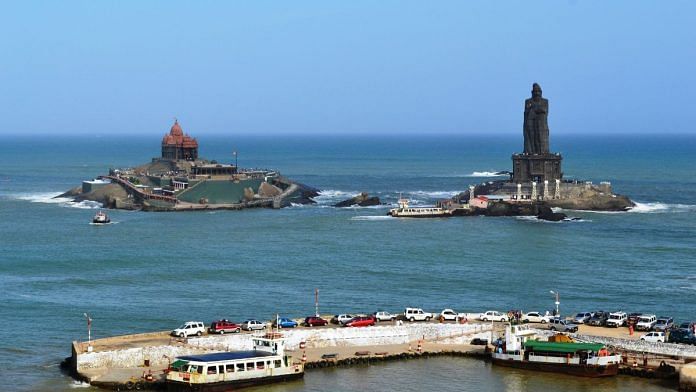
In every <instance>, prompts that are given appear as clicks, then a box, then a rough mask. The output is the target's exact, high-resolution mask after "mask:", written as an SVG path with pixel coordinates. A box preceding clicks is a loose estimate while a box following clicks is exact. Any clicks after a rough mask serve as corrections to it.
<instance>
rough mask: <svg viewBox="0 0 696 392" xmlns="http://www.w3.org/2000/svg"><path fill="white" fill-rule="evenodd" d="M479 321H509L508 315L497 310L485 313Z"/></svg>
mask: <svg viewBox="0 0 696 392" xmlns="http://www.w3.org/2000/svg"><path fill="white" fill-rule="evenodd" d="M479 320H481V321H501V322H504V321H509V320H508V316H507V314H503V313H500V312H498V311H495V310H489V311H487V312H485V313H481V314H480V315H479Z"/></svg>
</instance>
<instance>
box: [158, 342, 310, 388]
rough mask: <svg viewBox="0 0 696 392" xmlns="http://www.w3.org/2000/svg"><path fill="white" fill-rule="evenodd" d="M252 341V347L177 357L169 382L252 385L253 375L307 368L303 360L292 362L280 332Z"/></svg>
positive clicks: (268, 375) (284, 374)
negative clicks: (301, 361) (249, 348)
mask: <svg viewBox="0 0 696 392" xmlns="http://www.w3.org/2000/svg"><path fill="white" fill-rule="evenodd" d="M252 341H253V350H245V351H232V352H221V353H212V354H200V355H187V356H182V357H177V359H176V361H174V362H173V363H172V364H171V365H170V367H169V373H168V374H167V382H169V383H186V384H226V383H230V384H240V383H243V384H248V385H253V384H254V382H253V380H254V379H259V380H266V382H267V380H269V379H273V378H287V376H288V375H297V376H300V374H301V373H303V372H304V366H303V364H302V363H293V360H292V356H290V355H286V353H285V349H284V347H285V346H284V342H283V339H282V338H281V337H280V334H278V333H268V334H266V335H265V336H263V337H254V338H253V340H252ZM300 377H301V376H300Z"/></svg>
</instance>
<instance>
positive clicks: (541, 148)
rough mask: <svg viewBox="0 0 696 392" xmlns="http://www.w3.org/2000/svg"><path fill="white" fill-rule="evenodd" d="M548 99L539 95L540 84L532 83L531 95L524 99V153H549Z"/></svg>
mask: <svg viewBox="0 0 696 392" xmlns="http://www.w3.org/2000/svg"><path fill="white" fill-rule="evenodd" d="M548 115H549V101H548V100H547V99H546V98H542V97H541V86H539V85H538V84H537V83H534V85H533V86H532V97H531V98H528V99H527V100H525V101H524V153H525V154H533V155H534V154H548V153H549V124H548V121H547V117H548Z"/></svg>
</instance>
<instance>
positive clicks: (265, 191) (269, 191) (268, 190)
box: [258, 182, 283, 198]
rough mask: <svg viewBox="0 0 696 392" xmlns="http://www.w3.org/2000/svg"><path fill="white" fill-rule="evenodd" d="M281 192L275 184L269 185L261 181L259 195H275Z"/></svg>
mask: <svg viewBox="0 0 696 392" xmlns="http://www.w3.org/2000/svg"><path fill="white" fill-rule="evenodd" d="M281 193H283V191H282V190H281V189H280V188H278V187H277V186H274V185H271V184H269V183H267V182H262V183H261V185H260V186H259V192H258V194H259V197H264V198H265V197H275V196H278V195H280V194H281Z"/></svg>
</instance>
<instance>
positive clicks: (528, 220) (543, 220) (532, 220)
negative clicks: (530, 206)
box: [515, 216, 592, 223]
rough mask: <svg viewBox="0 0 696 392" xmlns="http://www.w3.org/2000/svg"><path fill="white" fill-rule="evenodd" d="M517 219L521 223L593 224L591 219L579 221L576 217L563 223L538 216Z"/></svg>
mask: <svg viewBox="0 0 696 392" xmlns="http://www.w3.org/2000/svg"><path fill="white" fill-rule="evenodd" d="M515 218H516V219H517V220H521V221H525V222H535V223H565V222H576V223H582V222H592V220H590V219H579V218H574V217H568V218H565V219H563V220H561V221H548V220H545V219H539V218H537V217H536V216H516V217H515Z"/></svg>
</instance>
